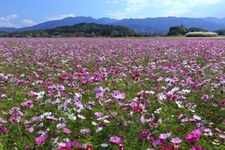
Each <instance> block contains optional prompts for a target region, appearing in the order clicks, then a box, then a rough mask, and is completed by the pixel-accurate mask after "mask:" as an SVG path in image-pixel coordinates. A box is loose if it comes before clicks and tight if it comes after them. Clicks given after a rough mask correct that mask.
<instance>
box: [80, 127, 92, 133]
mask: <svg viewBox="0 0 225 150" xmlns="http://www.w3.org/2000/svg"><path fill="white" fill-rule="evenodd" d="M90 132H91V130H90V129H88V128H85V129H81V130H80V133H81V134H89V133H90Z"/></svg>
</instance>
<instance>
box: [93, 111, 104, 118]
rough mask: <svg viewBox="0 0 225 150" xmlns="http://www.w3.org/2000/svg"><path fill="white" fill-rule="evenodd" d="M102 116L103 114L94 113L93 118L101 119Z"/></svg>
mask: <svg viewBox="0 0 225 150" xmlns="http://www.w3.org/2000/svg"><path fill="white" fill-rule="evenodd" d="M103 115H104V114H103V113H102V112H96V113H95V117H96V118H101V117H103Z"/></svg>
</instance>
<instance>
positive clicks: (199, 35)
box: [186, 32, 218, 37]
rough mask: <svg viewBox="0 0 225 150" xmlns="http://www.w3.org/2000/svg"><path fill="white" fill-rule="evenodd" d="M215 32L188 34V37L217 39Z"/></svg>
mask: <svg viewBox="0 0 225 150" xmlns="http://www.w3.org/2000/svg"><path fill="white" fill-rule="evenodd" d="M217 36H218V34H217V33H215V32H188V33H187V34H186V37H217Z"/></svg>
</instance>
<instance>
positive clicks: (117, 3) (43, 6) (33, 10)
mask: <svg viewBox="0 0 225 150" xmlns="http://www.w3.org/2000/svg"><path fill="white" fill-rule="evenodd" d="M224 7H225V0H1V4H0V27H3V26H8V27H22V26H31V25H35V24H37V23H40V22H45V21H48V20H56V19H61V18H65V17H68V16H91V17H94V18H101V17H111V18H117V19H121V18H143V17H164V16H178V17H180V16H184V17H220V18H221V17H225V9H224Z"/></svg>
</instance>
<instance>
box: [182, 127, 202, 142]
mask: <svg viewBox="0 0 225 150" xmlns="http://www.w3.org/2000/svg"><path fill="white" fill-rule="evenodd" d="M201 135H202V129H196V130H194V131H192V132H191V133H189V134H188V135H187V136H186V141H187V142H188V143H195V142H197V141H198V140H199V139H200V137H201Z"/></svg>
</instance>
